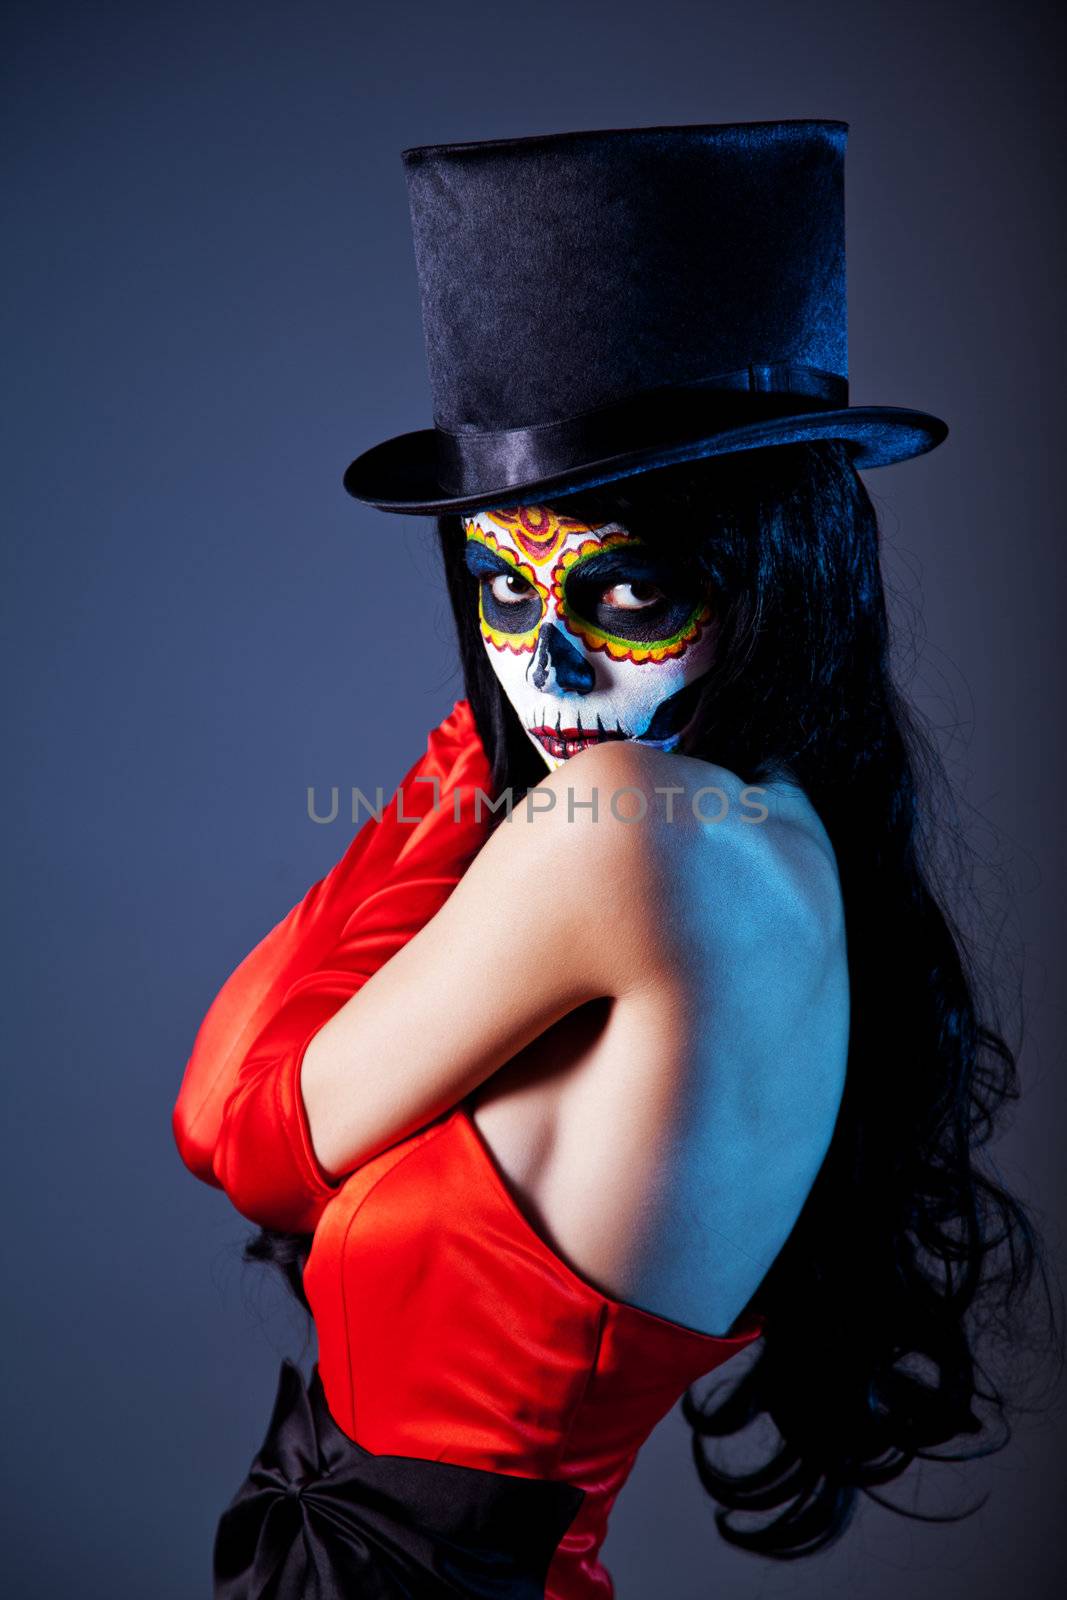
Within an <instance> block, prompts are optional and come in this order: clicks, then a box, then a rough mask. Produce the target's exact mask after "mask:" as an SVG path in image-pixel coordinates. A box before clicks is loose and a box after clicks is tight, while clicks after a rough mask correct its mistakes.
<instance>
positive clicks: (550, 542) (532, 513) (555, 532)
mask: <svg viewBox="0 0 1067 1600" xmlns="http://www.w3.org/2000/svg"><path fill="white" fill-rule="evenodd" d="M482 515H483V516H484V517H485V518H486V520H487V521H489V522H493V523H495V524H496V526H497V527H498V528H502V529H504V531H505V532H506V533H509V534H510V535H511V538H512V541H513V542H514V544H515V547H516V549H518V550H521V551H522V553H523V555H525V556H528V557H529V559H530V560H531V561H532V562H533V563H534V565H535V566H538V567H540V566H543V565H544V564H545V562H546V561H551V560H552V558H553V556H554V555H555V554H556V552H557V551H558V549H559V547H560V545H561V544H562V543H563V541H564V539H567V538H569V537H570V535H571V534H572V533H593V532H595V530H596V529H597V528H598V527H600V528H602V527H604V523H602V522H600V523H590V522H579V521H578V519H577V518H576V517H561V516H558V515H557V514H556V512H555V511H553V510H551V509H550V507H548V506H516V507H515V509H514V510H513V511H484V512H483V513H482Z"/></svg>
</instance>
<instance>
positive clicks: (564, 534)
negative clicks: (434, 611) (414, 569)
mask: <svg viewBox="0 0 1067 1600" xmlns="http://www.w3.org/2000/svg"><path fill="white" fill-rule="evenodd" d="M463 520H464V527H465V529H466V534H467V544H466V561H467V567H468V569H469V570H470V571H471V572H472V573H473V574H474V575H475V576H476V577H477V578H478V580H479V594H480V598H479V619H480V623H481V631H482V638H483V639H484V641H485V648H486V652H487V654H488V656H489V660H490V662H491V663H492V667H493V671H494V672H495V673H496V675H497V677H498V678H499V680H500V683H501V686H502V688H503V690H504V693H505V694H506V695H507V697H508V700H509V701H510V702H511V704H512V706H513V707H514V708H515V711H516V713H517V714H518V717H519V720H520V722H521V723H522V725H523V727H524V728H525V729H526V732H527V735H528V736H529V738H530V740H531V742H532V743H533V745H534V746H535V748H536V749H537V750H538V752H539V753H540V754H541V756H542V757H543V758H544V760H545V762H546V764H547V765H548V766H549V767H550V768H552V767H558V766H561V765H562V763H563V762H564V761H565V760H567V758H568V757H569V756H572V755H576V754H577V752H578V751H579V750H584V749H585V748H586V747H587V746H588V745H590V744H596V743H599V742H601V741H602V740H605V739H635V740H637V741H639V742H640V743H642V744H650V745H654V746H655V747H656V748H657V749H660V750H673V749H676V748H677V746H678V745H679V744H680V743H681V741H682V739H683V738H684V735H685V731H686V726H687V724H688V723H689V721H690V720H691V719H692V715H693V708H694V702H695V697H696V693H697V692H698V680H699V679H701V678H702V677H703V676H704V674H705V673H706V672H707V670H708V668H709V667H710V666H711V662H712V656H713V654H714V648H715V638H714V635H715V623H714V618H713V617H712V613H711V608H710V605H709V603H708V597H707V595H706V594H705V593H703V592H700V591H696V590H694V588H693V586H692V584H686V583H685V582H684V581H683V580H682V579H680V577H679V576H678V574H677V572H676V571H675V570H674V569H672V567H671V566H670V565H669V563H668V562H667V561H666V560H665V559H664V558H663V557H662V556H658V555H657V554H656V551H655V550H654V548H653V547H652V546H650V545H648V544H646V543H645V542H644V541H642V540H640V539H638V538H637V537H636V536H635V535H633V534H631V533H630V532H629V531H628V530H627V529H626V528H625V527H624V526H623V525H622V524H621V523H618V522H605V523H599V524H596V525H591V524H588V523H584V522H579V521H577V520H575V519H574V518H570V517H563V516H560V515H558V514H557V513H556V512H555V511H553V510H551V509H550V508H549V507H548V506H517V507H515V508H513V509H509V510H494V511H478V512H474V513H471V514H470V515H468V516H465V517H464V519H463Z"/></svg>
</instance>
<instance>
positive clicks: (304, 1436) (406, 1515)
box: [213, 1356, 585, 1600]
mask: <svg viewBox="0 0 1067 1600" xmlns="http://www.w3.org/2000/svg"><path fill="white" fill-rule="evenodd" d="M584 1498H585V1491H584V1490H582V1489H579V1488H577V1487H576V1486H575V1485H574V1484H569V1483H563V1482H555V1481H552V1480H549V1479H541V1478H519V1477H514V1476H512V1475H510V1474H507V1473H502V1472H487V1471H483V1470H482V1469H480V1468H476V1467H464V1466H457V1465H456V1464H455V1463H453V1462H446V1461H424V1460H422V1459H420V1458H417V1457H414V1456H387V1455H380V1456H379V1455H374V1454H372V1453H371V1452H370V1451H368V1450H364V1449H363V1448H362V1446H361V1445H358V1444H356V1443H355V1441H354V1440H352V1439H349V1437H348V1435H347V1434H345V1433H343V1432H342V1431H341V1429H340V1428H339V1427H338V1426H337V1424H336V1423H335V1422H334V1420H333V1418H332V1417H331V1415H330V1413H329V1410H328V1408H327V1405H326V1397H325V1393H324V1391H323V1387H322V1379H321V1378H320V1376H319V1369H318V1366H317V1365H316V1366H315V1368H314V1371H313V1373H312V1376H311V1380H310V1382H309V1383H308V1384H307V1386H306V1387H305V1384H304V1378H303V1375H302V1373H301V1371H300V1369H299V1367H297V1366H296V1365H295V1363H294V1362H292V1361H291V1360H290V1359H289V1357H288V1356H287V1357H286V1358H285V1359H284V1360H283V1362H282V1365H281V1372H280V1374H279V1379H278V1393H277V1397H276V1399H275V1402H274V1411H273V1414H272V1416H271V1419H270V1426H269V1428H268V1429H267V1436H266V1438H265V1439H264V1441H263V1444H262V1446H261V1447H260V1450H259V1453H258V1455H257V1456H256V1458H255V1460H254V1461H253V1463H252V1466H251V1469H250V1471H249V1474H248V1477H247V1478H246V1479H245V1481H244V1483H243V1484H242V1485H241V1487H240V1488H239V1489H238V1491H237V1493H236V1495H235V1496H234V1498H233V1500H232V1501H231V1502H230V1504H229V1505H228V1506H227V1508H226V1510H225V1511H224V1512H223V1514H222V1516H221V1518H220V1520H219V1525H218V1531H217V1533H216V1535H215V1547H214V1591H213V1592H214V1596H215V1600H357V1597H361V1600H362V1597H366V1600H401V1597H403V1600H411V1597H412V1596H418V1597H419V1600H446V1597H447V1600H454V1597H455V1596H465V1597H467V1600H471V1597H472V1596H473V1597H478V1600H482V1597H484V1600H543V1597H544V1592H545V1578H546V1575H547V1572H548V1567H549V1564H550V1562H551V1560H552V1557H553V1555H554V1553H555V1551H556V1547H557V1546H558V1544H559V1542H560V1540H561V1539H562V1537H563V1535H564V1534H565V1533H566V1531H567V1529H568V1528H569V1527H570V1525H571V1523H572V1522H573V1520H574V1517H575V1515H576V1513H577V1511H578V1507H579V1506H580V1505H581V1503H582V1501H583V1500H584Z"/></svg>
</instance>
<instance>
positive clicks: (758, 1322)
mask: <svg viewBox="0 0 1067 1600" xmlns="http://www.w3.org/2000/svg"><path fill="white" fill-rule="evenodd" d="M449 1121H450V1124H451V1125H453V1126H456V1127H459V1128H462V1129H463V1131H464V1133H465V1135H466V1138H467V1143H468V1146H469V1147H470V1148H471V1149H473V1150H474V1151H475V1154H476V1156H477V1159H478V1161H479V1162H480V1164H481V1166H482V1169H483V1171H484V1172H485V1173H486V1174H487V1176H488V1178H489V1180H490V1182H491V1183H492V1185H493V1187H494V1189H495V1190H496V1192H497V1195H498V1196H499V1198H500V1199H501V1200H502V1202H503V1204H504V1206H505V1208H506V1209H507V1211H508V1213H509V1215H510V1216H511V1219H512V1221H513V1223H514V1225H515V1226H516V1227H518V1228H520V1229H521V1230H522V1233H523V1235H524V1236H525V1238H526V1239H527V1241H528V1242H529V1243H530V1244H531V1245H532V1246H533V1247H534V1248H535V1249H536V1250H537V1252H538V1253H539V1254H540V1255H542V1256H543V1257H544V1258H545V1259H546V1260H547V1261H549V1262H551V1264H552V1265H553V1266H554V1267H555V1268H556V1270H557V1271H558V1272H560V1273H562V1274H563V1275H564V1277H566V1278H567V1279H568V1280H569V1281H570V1282H571V1283H572V1284H573V1285H574V1286H575V1287H576V1288H577V1289H579V1290H580V1291H581V1293H583V1294H585V1295H588V1296H590V1297H591V1298H592V1299H594V1300H597V1301H599V1302H600V1303H601V1304H602V1305H605V1306H607V1307H608V1308H609V1309H610V1310H612V1311H614V1312H615V1313H616V1315H618V1316H621V1317H629V1318H631V1319H632V1320H634V1321H636V1322H638V1323H644V1324H645V1325H646V1326H648V1327H649V1328H656V1329H658V1330H659V1331H660V1332H661V1333H666V1334H670V1335H672V1336H673V1337H674V1338H678V1339H682V1340H688V1341H689V1342H690V1344H692V1343H694V1342H695V1343H696V1344H698V1345H701V1344H702V1345H706V1346H709V1347H711V1346H714V1347H715V1348H717V1349H721V1348H722V1347H723V1346H724V1345H725V1346H733V1347H735V1348H736V1349H740V1348H741V1347H742V1345H746V1344H751V1343H752V1341H753V1340H754V1339H756V1338H757V1337H758V1336H759V1334H760V1333H762V1331H763V1326H764V1319H763V1318H762V1317H761V1316H760V1315H759V1314H758V1313H754V1312H750V1313H749V1314H748V1315H746V1316H743V1317H742V1319H741V1322H740V1323H739V1325H738V1326H737V1328H735V1330H734V1332H733V1333H705V1332H704V1331H703V1330H702V1329H700V1328H691V1327H689V1326H688V1324H687V1323H684V1322H675V1321H674V1320H673V1319H672V1318H670V1317H661V1316H660V1315H659V1313H658V1312H657V1311H648V1310H646V1309H645V1307H644V1306H638V1305H634V1304H633V1302H632V1301H628V1300H616V1299H615V1298H614V1296H613V1295H610V1294H606V1293H605V1291H604V1290H603V1289H598V1288H597V1287H596V1285H595V1284H592V1283H590V1282H589V1280H588V1279H587V1278H584V1277H583V1276H582V1275H581V1273H580V1272H578V1271H576V1269H575V1268H574V1267H572V1266H571V1265H570V1264H569V1262H566V1261H564V1260H563V1257H562V1256H560V1255H558V1254H557V1253H556V1251H555V1250H553V1249H552V1247H551V1245H550V1244H549V1243H548V1241H547V1239H545V1238H544V1237H543V1236H542V1235H541V1234H540V1233H538V1231H537V1229H536V1228H535V1227H534V1225H533V1223H532V1222H531V1221H530V1219H529V1218H528V1217H527V1216H526V1215H525V1214H524V1213H523V1211H522V1210H521V1209H520V1207H519V1204H518V1202H517V1200H516V1199H515V1196H514V1195H513V1194H512V1192H511V1189H510V1188H509V1186H508V1183H507V1180H506V1179H505V1177H504V1175H503V1173H502V1172H501V1171H500V1168H499V1167H498V1166H497V1162H496V1157H495V1156H494V1154H493V1152H492V1150H491V1149H490V1148H489V1145H488V1143H487V1142H486V1139H485V1135H484V1134H483V1133H482V1131H481V1129H480V1128H479V1127H478V1124H477V1123H476V1122H475V1120H474V1114H473V1111H472V1110H471V1108H470V1107H469V1106H468V1105H467V1104H466V1103H465V1102H464V1101H460V1102H459V1103H458V1104H457V1105H456V1107H455V1109H454V1111H453V1113H452V1116H451V1118H450V1119H449Z"/></svg>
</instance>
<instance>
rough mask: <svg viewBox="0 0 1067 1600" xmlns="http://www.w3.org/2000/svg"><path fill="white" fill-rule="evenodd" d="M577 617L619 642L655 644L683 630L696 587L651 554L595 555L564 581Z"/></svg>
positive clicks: (618, 551)
mask: <svg viewBox="0 0 1067 1600" xmlns="http://www.w3.org/2000/svg"><path fill="white" fill-rule="evenodd" d="M564 594H565V596H566V601H567V608H568V610H570V611H572V612H573V613H574V615H575V617H577V618H580V619H581V620H582V621H583V622H587V623H589V624H590V625H591V626H592V627H594V628H597V629H599V630H600V631H601V632H602V633H610V634H613V635H614V636H615V637H616V638H619V639H633V640H635V641H639V642H655V641H656V640H660V639H669V638H670V637H671V635H672V634H674V633H677V632H678V630H679V629H680V628H682V627H684V626H685V624H686V622H688V620H689V618H690V617H691V616H692V614H693V612H694V611H695V610H697V608H698V607H699V606H700V603H701V595H700V592H699V590H698V589H697V587H696V586H695V585H694V584H693V583H692V582H691V581H690V582H687V581H686V580H685V579H684V578H682V577H681V576H680V575H679V574H678V573H677V572H676V571H675V570H674V569H673V568H672V567H671V566H670V565H669V563H667V562H665V561H664V560H663V559H662V557H657V556H656V555H655V554H654V553H653V552H652V551H647V552H646V551H643V550H634V549H627V550H621V549H615V550H604V551H598V552H596V553H595V554H594V555H591V556H587V557H586V559H585V560H584V561H576V562H575V563H574V565H573V566H572V567H571V568H570V569H569V570H568V572H567V576H566V578H565V579H564Z"/></svg>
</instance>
